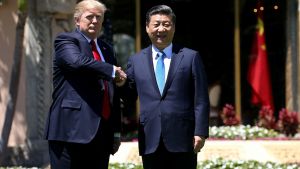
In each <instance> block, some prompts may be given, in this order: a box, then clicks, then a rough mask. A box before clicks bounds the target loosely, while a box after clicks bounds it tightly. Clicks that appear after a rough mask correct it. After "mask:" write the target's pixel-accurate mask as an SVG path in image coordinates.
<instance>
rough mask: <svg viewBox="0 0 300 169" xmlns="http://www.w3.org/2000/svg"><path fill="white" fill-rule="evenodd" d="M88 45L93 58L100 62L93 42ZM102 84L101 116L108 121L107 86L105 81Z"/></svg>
mask: <svg viewBox="0 0 300 169" xmlns="http://www.w3.org/2000/svg"><path fill="white" fill-rule="evenodd" d="M90 43H91V46H92V52H93V55H94V58H95V59H96V60H99V61H100V62H101V57H100V54H99V52H98V50H97V47H96V43H95V41H94V40H91V42H90ZM103 82H104V96H103V104H102V116H103V118H105V119H108V118H109V115H110V106H109V95H108V84H107V81H106V80H103Z"/></svg>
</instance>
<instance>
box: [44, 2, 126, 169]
mask: <svg viewBox="0 0 300 169" xmlns="http://www.w3.org/2000/svg"><path fill="white" fill-rule="evenodd" d="M105 11H106V7H105V5H104V4H102V3H100V2H99V1H95V0H84V1H81V2H79V3H78V4H77V5H76V7H75V13H74V19H75V24H76V30H74V31H73V32H68V33H61V34H59V35H58V36H57V37H56V39H55V42H54V47H55V57H54V59H53V87H54V91H53V95H52V97H53V103H52V105H51V108H50V111H49V116H48V119H47V122H46V129H45V138H46V139H47V140H48V142H49V154H50V164H51V168H52V169H75V168H76V169H77V168H78V169H84V168H89V169H105V168H108V163H109V156H110V154H114V153H115V152H116V151H117V150H118V148H119V146H120V124H121V119H120V117H121V116H120V98H119V92H118V90H117V86H116V84H115V83H114V82H113V81H115V82H120V80H125V79H126V74H125V73H124V72H123V71H122V70H121V68H120V67H117V66H114V65H116V64H117V62H116V58H115V54H114V52H113V48H112V47H111V46H110V45H108V44H107V43H105V42H104V41H102V40H100V39H99V38H98V36H99V35H100V31H101V29H102V23H103V20H104V13H105Z"/></svg>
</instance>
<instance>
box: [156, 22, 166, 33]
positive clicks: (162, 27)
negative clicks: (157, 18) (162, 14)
mask: <svg viewBox="0 0 300 169" xmlns="http://www.w3.org/2000/svg"><path fill="white" fill-rule="evenodd" d="M158 31H160V32H163V31H165V27H164V26H163V25H162V24H160V25H159V26H158Z"/></svg>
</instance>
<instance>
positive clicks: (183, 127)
mask: <svg viewBox="0 0 300 169" xmlns="http://www.w3.org/2000/svg"><path fill="white" fill-rule="evenodd" d="M175 23H176V16H175V14H174V13H173V11H172V9H171V8H170V7H168V6H166V5H158V6H154V7H152V8H151V9H150V10H149V11H148V12H147V14H146V31H147V33H148V36H149V38H150V40H151V42H152V45H150V46H148V47H147V48H145V49H143V50H141V51H140V52H139V53H137V54H135V55H134V56H132V57H130V58H129V61H128V66H127V71H126V74H127V81H126V83H125V86H124V89H125V90H124V91H125V92H126V93H125V96H126V97H124V99H129V100H135V99H136V98H137V96H138V97H139V104H140V117H139V152H140V155H141V156H142V160H143V166H144V168H145V169H167V168H172V169H195V168H196V165H197V153H198V152H200V150H201V148H202V147H203V146H204V142H205V139H206V138H207V137H208V126H209V124H208V123H209V122H208V121H209V99H208V88H207V80H206V74H205V71H204V66H203V64H202V60H201V57H200V55H199V53H198V52H197V51H195V50H192V49H188V48H185V47H182V46H179V45H176V44H173V43H172V40H173V36H174V33H175Z"/></svg>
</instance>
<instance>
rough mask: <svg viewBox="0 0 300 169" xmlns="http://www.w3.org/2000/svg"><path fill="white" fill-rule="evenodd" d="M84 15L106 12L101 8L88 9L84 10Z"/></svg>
mask: <svg viewBox="0 0 300 169" xmlns="http://www.w3.org/2000/svg"><path fill="white" fill-rule="evenodd" d="M83 13H100V14H102V13H104V11H103V10H102V9H101V8H87V9H85V10H84V12H83Z"/></svg>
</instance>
